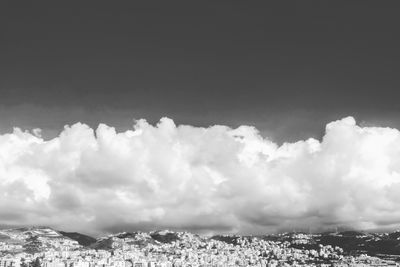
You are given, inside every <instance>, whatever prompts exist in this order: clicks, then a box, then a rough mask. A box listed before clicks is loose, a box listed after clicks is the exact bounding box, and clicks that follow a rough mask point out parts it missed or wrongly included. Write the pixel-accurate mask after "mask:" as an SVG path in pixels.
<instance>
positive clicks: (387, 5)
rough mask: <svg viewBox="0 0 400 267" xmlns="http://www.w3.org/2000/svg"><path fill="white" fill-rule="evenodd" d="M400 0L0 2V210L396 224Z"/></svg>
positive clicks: (222, 228) (35, 220)
mask: <svg viewBox="0 0 400 267" xmlns="http://www.w3.org/2000/svg"><path fill="white" fill-rule="evenodd" d="M399 7H400V6H399V4H398V2H397V1H380V2H377V1H351V2H349V1H279V2H278V1H277V2H266V1H246V2H243V1H197V2H195V1H190V2H188V1H135V2H132V1H129V2H128V1H127V2H124V1H121V2H113V3H111V2H109V1H104V2H103V1H85V2H84V3H82V2H81V1H79V2H78V1H68V2H64V3H61V2H54V1H41V2H25V3H21V2H15V1H6V2H4V3H2V4H1V7H0V33H1V34H0V51H1V52H0V153H1V157H0V159H1V160H0V200H2V201H1V203H3V204H0V205H2V208H1V209H0V215H1V216H0V218H1V219H0V224H3V225H22V224H27V223H32V224H51V225H53V226H55V227H61V228H66V229H67V230H68V229H69V230H79V231H83V232H86V233H93V234H101V233H105V232H113V231H119V230H124V229H125V230H140V229H142V230H150V229H154V228H170V229H178V230H179V229H187V230H193V231H204V232H207V231H215V232H243V233H244V232H246V233H260V232H266V231H280V230H282V229H287V228H296V227H300V228H301V227H312V228H314V229H327V228H331V227H334V226H335V225H339V226H343V227H354V228H362V229H367V228H368V229H383V228H395V227H397V225H398V223H399V222H400V217H399V216H400V214H399V215H397V212H395V211H396V209H398V205H399V204H400V202H399V201H398V200H397V197H395V195H396V192H397V191H396V190H397V189H396V188H400V187H399V186H398V182H400V180H399V177H398V175H399V174H398V168H399V167H400V164H399V162H398V160H397V159H396V157H397V158H398V156H399V155H398V154H397V153H398V149H397V148H396V146H397V147H398V146H399V144H398V142H399V140H398V134H399V133H398V130H397V129H400V119H399V112H400V108H399V107H400V106H399V105H398V99H399V95H400V94H399V93H398V91H399V90H398V88H399V86H400V79H399V78H398V73H399V71H400V63H399V62H400V60H399V59H400V52H399V51H400V50H399V49H398V47H400V34H399V29H398V25H400V17H399V16H398V11H399ZM333 188H334V189H336V190H335V191H334V192H331V191H330V190H332V189H333ZM371 193H374V194H375V195H376V196H377V199H376V200H375V199H374V200H371V199H370V198H367V197H366V196H368V195H370V194H371ZM399 193H400V192H399ZM315 202H318V203H319V204H318V205H317V204H315ZM357 216H358V217H357ZM45 222H47V223H45Z"/></svg>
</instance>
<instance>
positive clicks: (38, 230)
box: [0, 226, 80, 253]
mask: <svg viewBox="0 0 400 267" xmlns="http://www.w3.org/2000/svg"><path fill="white" fill-rule="evenodd" d="M0 242H1V243H3V244H6V245H7V247H9V248H10V251H9V252H10V253H18V252H26V253H36V252H42V251H45V250H48V249H57V248H59V247H61V246H62V247H68V248H70V249H71V250H73V249H76V248H79V247H80V245H79V243H78V242H77V241H75V240H73V239H71V238H69V237H67V236H64V235H62V234H60V233H59V232H58V231H56V230H54V229H52V228H50V227H45V226H39V227H21V228H14V229H2V230H0Z"/></svg>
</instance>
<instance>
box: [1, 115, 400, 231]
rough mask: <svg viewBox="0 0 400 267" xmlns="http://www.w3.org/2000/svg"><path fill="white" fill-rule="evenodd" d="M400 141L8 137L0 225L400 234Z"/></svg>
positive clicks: (240, 133) (108, 131) (179, 134)
mask: <svg viewBox="0 0 400 267" xmlns="http://www.w3.org/2000/svg"><path fill="white" fill-rule="evenodd" d="M399 196H400V132H399V131H398V130H397V129H392V128H381V127H360V126H358V125H356V122H355V120H354V118H352V117H347V118H344V119H341V120H338V121H334V122H331V123H329V124H328V125H327V126H326V131H325V134H324V136H323V138H322V140H321V141H319V140H316V139H313V138H310V139H307V140H303V141H298V142H295V143H284V144H283V145H281V146H278V145H277V144H276V143H274V142H272V141H270V140H269V139H268V138H264V137H262V136H261V135H260V134H259V132H258V131H257V129H255V128H254V127H250V126H240V127H238V128H236V129H232V128H229V127H227V126H219V125H217V126H210V127H208V128H201V127H193V126H189V125H179V126H177V125H175V123H174V122H173V121H172V120H171V119H168V118H162V119H161V120H160V121H159V123H158V124H157V125H155V126H153V125H150V124H149V123H147V122H146V121H145V120H139V121H137V122H136V123H135V125H134V127H133V128H132V129H131V130H127V131H125V132H116V130H115V129H114V128H113V127H110V126H107V125H105V124H100V125H99V126H98V128H97V129H96V130H93V129H92V128H90V127H89V126H87V125H85V124H82V123H76V124H74V125H72V126H65V128H64V130H63V131H62V132H61V133H60V135H59V136H58V137H56V138H53V139H50V140H44V139H43V138H42V137H41V135H40V130H38V129H35V130H34V131H33V132H32V133H30V132H23V131H21V130H20V129H18V128H16V129H14V131H13V132H12V133H8V134H3V135H0V224H5V225H22V224H38V225H50V226H53V227H56V228H60V229H66V230H76V231H83V232H86V233H94V234H101V233H104V232H109V231H120V230H140V229H142V230H149V229H161V228H170V229H187V230H195V231H216V232H218V231H223V232H241V233H262V232H270V231H279V230H281V229H288V228H308V227H312V228H313V229H328V228H330V227H333V226H342V227H353V228H360V229H369V228H382V227H383V228H386V227H389V228H390V227H397V226H399V224H400V197H399Z"/></svg>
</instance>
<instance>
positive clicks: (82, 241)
mask: <svg viewBox="0 0 400 267" xmlns="http://www.w3.org/2000/svg"><path fill="white" fill-rule="evenodd" d="M59 233H60V234H61V235H63V236H66V237H68V238H71V239H73V240H75V241H77V242H78V243H79V245H82V246H85V247H86V246H90V245H91V244H93V243H95V242H96V241H97V240H96V238H93V237H91V236H88V235H84V234H80V233H76V232H63V231H59Z"/></svg>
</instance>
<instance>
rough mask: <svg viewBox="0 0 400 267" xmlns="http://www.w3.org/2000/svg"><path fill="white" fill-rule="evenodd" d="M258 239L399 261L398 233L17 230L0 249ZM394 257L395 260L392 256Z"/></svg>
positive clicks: (0, 239)
mask: <svg viewBox="0 0 400 267" xmlns="http://www.w3.org/2000/svg"><path fill="white" fill-rule="evenodd" d="M253 238H262V239H264V240H269V241H281V242H289V243H290V246H291V247H293V248H299V249H316V250H317V249H318V248H319V246H320V245H324V246H325V245H331V246H332V247H340V248H342V249H343V252H344V254H347V255H357V254H361V253H365V254H368V255H372V256H374V255H375V256H379V257H382V255H394V256H393V257H398V258H399V260H400V232H399V231H396V232H392V233H365V232H360V231H344V232H339V233H319V234H307V233H282V234H272V235H263V236H240V235H215V236H212V237H202V236H199V235H196V234H192V233H188V232H173V231H168V230H164V231H152V232H148V233H146V232H122V233H117V234H111V235H108V236H104V237H101V238H98V239H95V238H93V237H90V236H87V235H84V234H80V233H76V232H63V231H57V230H54V229H52V228H50V227H44V226H42V227H21V228H13V229H2V230H0V245H1V244H5V245H7V246H6V247H10V249H9V251H6V253H19V252H27V253H35V252H42V251H46V250H48V249H59V248H60V247H64V248H65V247H68V248H69V250H75V249H82V248H85V247H87V248H92V249H103V250H114V249H116V248H129V246H131V247H135V248H144V247H148V246H149V245H150V246H152V247H157V246H162V245H163V244H167V243H173V242H176V241H179V246H183V247H188V248H190V246H191V244H192V243H193V242H197V243H198V242H202V243H204V244H207V243H208V242H211V241H212V240H217V241H221V242H225V243H229V244H233V245H238V244H239V243H240V242H243V240H246V239H247V240H250V239H253ZM395 255H398V256H395Z"/></svg>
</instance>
